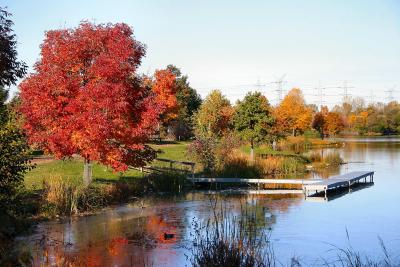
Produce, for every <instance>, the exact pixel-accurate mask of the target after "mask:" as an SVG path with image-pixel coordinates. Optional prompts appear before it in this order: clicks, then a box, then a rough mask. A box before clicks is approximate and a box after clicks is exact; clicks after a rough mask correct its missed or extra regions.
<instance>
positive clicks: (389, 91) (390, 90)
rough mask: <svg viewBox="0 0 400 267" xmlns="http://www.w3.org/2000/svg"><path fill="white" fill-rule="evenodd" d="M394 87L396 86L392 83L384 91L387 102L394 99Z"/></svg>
mask: <svg viewBox="0 0 400 267" xmlns="http://www.w3.org/2000/svg"><path fill="white" fill-rule="evenodd" d="M395 88H396V85H393V86H392V87H390V88H388V89H387V90H386V91H385V93H387V97H386V100H387V101H388V102H392V101H393V100H394V97H393V93H394V92H395V91H396V90H395Z"/></svg>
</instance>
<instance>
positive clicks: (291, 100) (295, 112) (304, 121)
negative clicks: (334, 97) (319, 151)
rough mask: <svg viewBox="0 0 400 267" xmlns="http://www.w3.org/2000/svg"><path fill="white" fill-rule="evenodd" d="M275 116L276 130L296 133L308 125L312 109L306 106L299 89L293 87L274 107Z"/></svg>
mask: <svg viewBox="0 0 400 267" xmlns="http://www.w3.org/2000/svg"><path fill="white" fill-rule="evenodd" d="M275 117H276V120H277V124H276V125H277V130H278V131H280V132H291V133H292V134H293V135H296V133H297V132H303V131H304V130H306V129H307V128H309V127H310V124H311V120H312V109H311V108H309V107H307V106H306V104H305V101H304V97H303V93H302V92H301V90H300V89H299V88H293V89H292V90H291V91H290V92H289V93H288V94H287V95H286V96H285V98H284V99H283V100H282V102H281V103H280V104H279V106H278V107H277V108H276V109H275Z"/></svg>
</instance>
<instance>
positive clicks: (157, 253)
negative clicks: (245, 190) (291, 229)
mask: <svg viewBox="0 0 400 267" xmlns="http://www.w3.org/2000/svg"><path fill="white" fill-rule="evenodd" d="M214 197H215V196H214ZM301 201H302V197H301V196H298V195H268V196H266V195H256V196H255V195H252V196H250V195H242V196H239V195H231V196H218V199H217V203H218V205H219V206H221V205H222V207H225V209H226V212H227V214H229V216H236V217H237V218H238V219H242V220H243V219H244V218H246V219H247V221H249V220H251V221H254V224H255V225H256V230H257V231H264V230H269V229H270V228H272V227H273V225H274V224H275V223H276V220H277V217H276V213H282V212H287V211H288V209H290V207H291V206H295V205H299V204H300V203H301ZM211 204H212V202H210V196H207V195H205V194H203V193H190V194H187V195H186V196H184V197H183V199H181V200H178V201H177V199H163V200H157V201H153V200H148V201H145V202H144V203H141V204H140V205H133V206H127V207H125V208H122V209H119V210H118V209H116V210H109V211H106V212H104V213H102V214H97V215H94V216H87V217H82V218H76V219H74V220H71V221H67V222H64V223H48V224H43V225H42V226H40V227H39V233H38V234H37V235H34V236H32V240H31V241H32V243H33V244H34V249H33V251H34V252H35V253H34V258H35V264H36V265H38V266H40V264H41V263H43V262H45V261H47V260H48V261H50V262H52V264H53V265H57V264H56V263H57V262H58V263H60V262H62V261H70V262H75V263H76V262H79V263H84V265H87V266H101V265H128V266H129V265H130V264H131V263H134V264H142V263H143V262H148V261H149V260H150V261H155V262H152V263H154V264H156V265H157V262H159V263H160V264H161V262H162V261H167V262H168V263H171V262H173V261H178V260H182V257H183V256H182V255H181V256H179V255H178V254H176V253H175V252H174V251H176V249H177V248H179V247H180V246H181V245H182V244H184V243H185V242H186V241H185V240H188V239H189V236H190V234H191V232H190V231H191V230H192V228H191V226H190V224H191V222H192V221H193V218H196V219H199V220H204V221H205V220H207V219H210V218H212V216H213V210H212V205H211ZM142 206H144V207H145V208H142ZM244 221H246V220H244ZM249 226H250V224H249ZM165 234H168V235H167V236H166V235H165ZM33 240H36V241H37V242H34V241H33Z"/></svg>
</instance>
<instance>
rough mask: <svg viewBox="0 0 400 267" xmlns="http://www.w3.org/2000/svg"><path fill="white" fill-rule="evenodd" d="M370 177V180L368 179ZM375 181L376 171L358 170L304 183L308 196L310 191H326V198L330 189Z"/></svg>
mask: <svg viewBox="0 0 400 267" xmlns="http://www.w3.org/2000/svg"><path fill="white" fill-rule="evenodd" d="M367 178H368V181H367ZM360 182H364V183H367V182H369V183H373V182H374V172H373V171H358V172H350V173H346V174H342V175H338V176H333V177H329V179H326V180H322V181H319V182H317V183H313V184H304V185H303V190H304V194H305V195H306V196H308V193H309V192H310V191H312V192H314V191H315V193H318V192H321V191H322V192H325V198H326V197H327V194H328V191H329V190H333V189H337V188H343V187H349V188H350V187H351V186H352V185H353V184H355V183H360Z"/></svg>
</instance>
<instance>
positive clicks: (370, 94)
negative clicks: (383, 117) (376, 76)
mask: <svg viewBox="0 0 400 267" xmlns="http://www.w3.org/2000/svg"><path fill="white" fill-rule="evenodd" d="M368 98H369V104H372V103H374V102H375V95H374V91H372V90H371V91H370V93H369V97H368Z"/></svg>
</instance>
